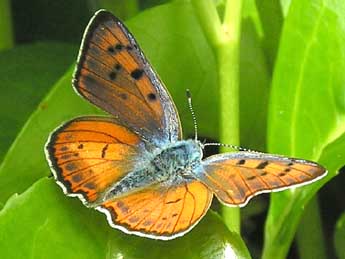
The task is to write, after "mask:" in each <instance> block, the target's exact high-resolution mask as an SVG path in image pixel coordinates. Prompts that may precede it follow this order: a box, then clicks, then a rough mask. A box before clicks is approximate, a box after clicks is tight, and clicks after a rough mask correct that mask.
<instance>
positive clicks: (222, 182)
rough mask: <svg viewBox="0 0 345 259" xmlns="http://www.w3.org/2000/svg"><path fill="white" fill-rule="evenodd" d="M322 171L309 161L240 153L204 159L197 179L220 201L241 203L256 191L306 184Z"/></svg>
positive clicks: (230, 203)
mask: <svg viewBox="0 0 345 259" xmlns="http://www.w3.org/2000/svg"><path fill="white" fill-rule="evenodd" d="M325 174H326V170H325V169H324V168H323V167H321V166H320V165H318V164H316V163H313V162H310V161H305V160H300V159H293V158H286V157H281V156H275V155H269V154H263V153H252V152H239V153H225V154H221V155H214V156H211V157H209V158H207V159H205V160H204V161H203V172H202V173H201V174H199V179H200V180H202V181H203V182H204V183H205V184H206V185H207V186H208V187H209V188H210V189H211V190H212V191H213V192H214V194H215V195H216V196H217V198H218V199H219V200H220V201H221V202H223V203H225V204H227V205H234V206H244V205H246V204H247V202H248V201H249V200H250V198H252V197H253V196H255V195H257V194H260V193H263V192H272V191H280V190H284V189H286V188H289V187H294V186H298V185H303V184H307V183H310V182H313V181H315V180H317V179H319V178H321V177H323V176H324V175H325Z"/></svg>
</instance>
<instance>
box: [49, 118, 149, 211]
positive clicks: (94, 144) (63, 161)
mask: <svg viewBox="0 0 345 259" xmlns="http://www.w3.org/2000/svg"><path fill="white" fill-rule="evenodd" d="M144 154H145V147H144V143H143V142H142V141H141V139H140V137H139V136H138V135H137V134H135V133H134V132H132V131H130V130H129V129H127V128H126V127H124V126H122V125H121V124H119V123H118V122H117V121H116V120H114V119H111V118H105V117H81V118H77V119H74V120H72V121H70V122H67V123H66V124H64V125H62V126H61V127H60V128H58V129H57V130H56V131H55V132H53V133H52V135H51V136H50V138H49V140H48V142H47V145H46V156H47V159H48V161H49V162H50V166H51V168H52V171H53V173H54V177H55V179H56V181H57V183H58V184H59V185H60V186H61V187H62V188H63V190H64V192H65V193H66V194H67V195H69V196H77V197H79V198H80V199H81V200H82V201H83V203H84V204H85V205H87V206H91V207H93V206H95V205H94V204H97V203H98V202H99V200H101V198H102V195H103V194H105V191H106V190H107V189H108V188H109V187H110V185H111V184H112V183H114V182H116V181H118V180H119V179H121V178H122V177H123V176H125V175H126V174H127V173H129V172H131V171H132V170H133V168H134V167H135V166H136V164H137V163H138V162H140V160H138V159H139V158H142V157H143V156H144Z"/></svg>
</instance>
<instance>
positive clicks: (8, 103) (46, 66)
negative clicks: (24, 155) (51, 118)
mask: <svg viewBox="0 0 345 259" xmlns="http://www.w3.org/2000/svg"><path fill="white" fill-rule="evenodd" d="M76 51H77V48H76V47H75V46H73V45H71V44H66V43H52V42H50V43H48V42H40V43H34V44H30V45H22V46H18V47H15V48H13V49H11V50H8V51H2V52H0V67H1V70H0V80H1V84H0V89H1V95H0V107H1V108H0V117H1V121H0V128H1V131H0V162H1V161H2V159H3V156H4V155H5V153H6V151H7V149H8V148H9V146H10V144H11V143H12V142H13V140H14V139H15V137H16V135H17V134H18V132H19V130H20V129H21V127H22V126H23V124H24V123H25V121H26V120H27V119H28V117H29V116H30V114H31V113H32V111H34V110H35V109H36V108H37V106H38V104H39V102H40V101H41V100H42V97H43V96H44V95H45V94H46V93H48V91H49V90H50V89H51V85H52V84H53V83H55V81H56V80H57V79H58V78H59V77H60V76H61V75H62V74H63V73H64V72H65V71H66V68H67V67H68V66H69V65H70V64H71V63H72V61H73V60H74V58H75V56H76Z"/></svg>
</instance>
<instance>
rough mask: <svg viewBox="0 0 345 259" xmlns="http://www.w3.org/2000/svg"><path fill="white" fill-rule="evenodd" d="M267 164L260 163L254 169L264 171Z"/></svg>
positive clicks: (266, 162)
mask: <svg viewBox="0 0 345 259" xmlns="http://www.w3.org/2000/svg"><path fill="white" fill-rule="evenodd" d="M268 164H269V163H268V161H264V162H261V163H260V164H258V166H257V167H256V169H264V168H265V167H266V166H267V165H268Z"/></svg>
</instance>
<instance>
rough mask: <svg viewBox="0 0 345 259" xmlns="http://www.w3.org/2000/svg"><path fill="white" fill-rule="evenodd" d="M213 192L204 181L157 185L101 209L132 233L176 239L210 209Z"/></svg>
mask: <svg viewBox="0 0 345 259" xmlns="http://www.w3.org/2000/svg"><path fill="white" fill-rule="evenodd" d="M212 196H213V195H212V192H211V191H210V190H209V189H208V188H207V187H206V186H205V185H204V184H202V183H201V182H199V181H196V180H192V181H185V182H183V183H179V184H176V185H173V186H169V185H156V186H150V187H148V188H145V189H144V190H141V191H138V192H136V193H132V194H129V195H125V196H123V197H119V198H114V199H112V200H109V201H105V202H104V203H103V204H102V205H101V206H100V207H98V208H97V209H98V210H100V211H102V212H104V213H105V214H107V217H108V221H109V223H110V224H111V225H112V226H113V227H115V228H119V229H121V230H123V231H125V232H128V233H134V234H137V235H142V236H147V237H152V238H156V239H163V240H167V239H172V238H175V237H177V236H181V235H183V233H185V232H187V231H188V230H190V229H191V228H192V227H193V226H194V225H195V224H196V223H197V222H198V221H199V220H200V219H201V218H202V217H203V216H204V215H205V213H206V212H207V210H208V208H209V207H210V204H211V201H212Z"/></svg>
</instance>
